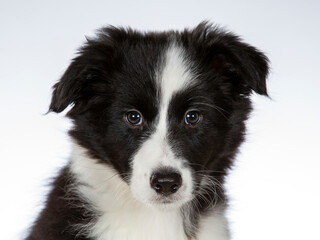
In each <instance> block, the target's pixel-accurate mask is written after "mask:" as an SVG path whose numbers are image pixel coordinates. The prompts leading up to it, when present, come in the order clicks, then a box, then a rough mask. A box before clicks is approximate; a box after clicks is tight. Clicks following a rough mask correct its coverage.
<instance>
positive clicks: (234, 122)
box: [50, 23, 268, 207]
mask: <svg viewBox="0 0 320 240" xmlns="http://www.w3.org/2000/svg"><path fill="white" fill-rule="evenodd" d="M267 73H268V64H267V58H266V57H265V56H264V55H263V54H262V53H261V52H259V51H258V50H257V49H255V48H253V47H251V46H249V45H247V44H245V43H243V42H242V41H241V40H239V38H238V37H236V36H235V35H233V34H231V33H227V32H224V31H223V30H220V29H218V28H214V27H211V26H210V25H208V24H206V23H202V24H200V25H199V26H197V27H196V28H195V29H193V30H185V31H183V32H173V31H172V32H162V33H141V32H137V31H133V30H131V29H121V28H114V27H107V28H103V29H101V30H100V32H99V34H98V36H97V37H96V38H95V39H91V40H88V42H87V43H86V44H85V46H83V47H82V48H81V50H80V52H79V55H78V57H76V58H75V59H74V60H73V62H72V63H71V65H70V66H69V68H68V69H67V70H66V72H65V74H64V75H63V76H62V78H61V80H60V81H59V82H58V83H57V84H56V85H55V86H54V91H53V96H52V102H51V105H50V110H51V111H54V112H61V111H63V110H64V109H65V108H66V107H67V106H69V105H72V107H71V110H70V111H69V112H68V117H70V118H71V119H72V120H73V122H74V128H73V129H72V130H71V131H70V135H71V136H72V137H73V138H74V139H75V140H76V141H77V142H78V143H79V144H80V145H81V146H83V147H84V148H86V149H87V150H88V152H89V153H90V154H91V155H92V156H93V157H94V158H95V159H98V160H99V161H100V162H101V163H104V164H107V165H109V166H110V167H112V168H114V169H115V170H116V171H117V172H118V173H119V176H122V178H123V180H124V181H125V182H126V183H127V184H128V185H129V187H130V190H131V192H132V194H133V196H135V198H136V199H138V200H140V201H141V202H143V203H146V204H149V205H155V206H172V207H179V206H182V205H183V204H184V203H187V202H189V201H191V200H192V199H193V198H195V197H197V196H201V197H200V198H199V199H198V201H200V202H201V201H203V203H206V202H207V201H210V202H212V200H216V199H217V198H219V197H220V198H223V190H222V189H221V188H217V186H219V185H220V184H221V183H222V181H223V177H224V175H225V173H226V170H227V169H228V167H229V166H230V165H231V162H232V158H233V157H234V155H235V153H236V152H237V148H238V147H239V145H240V143H241V142H242V141H243V136H244V130H245V127H244V121H245V120H246V119H247V116H248V113H249V112H250V109H251V105H250V100H249V95H250V94H251V93H252V92H253V91H254V92H256V93H258V94H262V95H267V90H266V83H265V80H266V76H267Z"/></svg>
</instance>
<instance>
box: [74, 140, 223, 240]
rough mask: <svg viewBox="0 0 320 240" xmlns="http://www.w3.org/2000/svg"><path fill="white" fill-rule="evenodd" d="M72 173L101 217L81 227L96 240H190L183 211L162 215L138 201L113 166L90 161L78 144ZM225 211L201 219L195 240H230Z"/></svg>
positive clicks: (157, 210) (86, 198) (215, 210)
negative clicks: (187, 235)
mask: <svg viewBox="0 0 320 240" xmlns="http://www.w3.org/2000/svg"><path fill="white" fill-rule="evenodd" d="M71 171H72V173H73V174H74V176H75V178H76V180H77V182H78V183H83V184H80V185H78V189H77V191H79V193H80V195H81V196H82V197H83V198H84V199H85V200H86V201H88V202H89V203H91V204H92V206H93V208H94V210H95V211H97V212H98V213H99V214H98V215H97V216H98V218H97V219H96V220H95V222H92V223H90V224H89V225H87V226H81V227H82V230H83V232H87V233H88V235H89V237H92V238H93V239H95V240H188V239H187V237H186V235H185V233H184V229H183V219H182V216H181V214H180V210H179V209H171V210H167V211H162V210H159V209H156V208H153V207H150V206H148V205H145V204H143V203H141V202H140V201H138V200H136V199H135V198H134V197H133V196H132V193H131V191H130V188H129V186H128V185H127V183H125V182H124V181H123V180H122V179H121V178H120V176H119V175H118V174H117V173H116V171H115V170H113V169H112V168H111V167H110V166H108V165H106V164H102V163H99V162H98V161H97V160H95V159H92V158H90V157H89V156H88V155H87V153H86V150H85V149H84V148H82V147H81V146H79V145H77V144H74V147H73V152H72V157H71ZM223 212H224V211H223V209H222V208H219V207H216V208H215V209H213V210H212V212H211V214H208V215H206V216H205V217H204V216H202V217H201V218H200V225H199V232H198V235H197V237H196V238H195V239H192V240H228V239H229V235H228V231H227V228H226V226H227V222H226V219H225V217H224V215H223Z"/></svg>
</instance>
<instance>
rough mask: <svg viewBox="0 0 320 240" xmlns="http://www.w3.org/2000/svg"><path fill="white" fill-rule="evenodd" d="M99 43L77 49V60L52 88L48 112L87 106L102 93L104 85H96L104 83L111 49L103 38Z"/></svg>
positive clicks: (90, 41) (94, 42)
mask: <svg viewBox="0 0 320 240" xmlns="http://www.w3.org/2000/svg"><path fill="white" fill-rule="evenodd" d="M101 36H102V35H100V38H102V37H101ZM102 40H104V41H101V40H99V38H98V39H97V40H88V42H87V44H86V45H84V46H83V47H82V48H81V49H80V51H79V56H78V57H76V58H75V59H73V61H72V63H71V64H70V66H69V67H68V69H67V70H66V71H65V73H64V74H63V76H62V77H61V79H60V81H59V82H57V83H56V84H55V85H54V86H53V93H52V98H51V104H50V107H49V111H53V112H56V113H60V112H62V111H63V110H64V109H65V108H67V107H68V106H69V105H72V104H73V105H75V106H77V105H80V103H81V102H82V103H84V104H86V103H87V102H88V101H89V100H90V99H91V98H92V97H93V96H94V94H98V93H99V92H102V91H104V90H105V89H104V85H105V84H99V83H101V82H103V83H104V82H106V81H107V76H108V73H109V72H110V67H112V64H111V63H110V61H111V58H112V55H113V48H112V47H111V46H110V45H109V44H108V42H107V39H106V38H105V39H102ZM101 79H104V81H101ZM82 110H83V109H82Z"/></svg>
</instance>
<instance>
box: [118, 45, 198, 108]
mask: <svg viewBox="0 0 320 240" xmlns="http://www.w3.org/2000/svg"><path fill="white" fill-rule="evenodd" d="M124 55H125V56H124V59H123V60H124V62H123V68H122V70H121V71H120V72H119V76H118V78H120V81H117V82H116V84H115V88H117V89H118V90H119V91H121V92H122V94H123V95H126V96H127V98H126V99H127V100H128V101H131V102H136V101H137V99H142V103H143V104H146V103H147V102H151V103H153V105H157V106H158V107H164V105H168V104H169V102H170V101H171V100H172V96H173V95H175V93H177V92H183V91H184V90H185V89H190V87H192V86H193V85H194V83H195V81H196V74H195V71H194V67H193V65H194V64H193V62H192V61H191V60H190V56H189V54H188V52H187V51H186V50H185V49H184V48H183V46H181V45H180V44H179V43H177V42H176V41H171V42H169V41H168V42H166V43H165V44H160V45H159V44H158V43H153V44H144V43H143V42H142V43H141V44H137V45H133V46H128V49H127V50H126V53H124ZM119 84H120V86H119Z"/></svg>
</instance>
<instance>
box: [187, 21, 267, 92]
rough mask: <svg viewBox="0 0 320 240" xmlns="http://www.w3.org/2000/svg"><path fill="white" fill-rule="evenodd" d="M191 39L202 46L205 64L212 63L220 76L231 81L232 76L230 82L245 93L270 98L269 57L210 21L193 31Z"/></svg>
mask: <svg viewBox="0 0 320 240" xmlns="http://www.w3.org/2000/svg"><path fill="white" fill-rule="evenodd" d="M192 36H193V37H194V38H195V39H196V41H197V44H198V45H200V48H201V50H200V51H201V54H202V56H205V59H206V60H205V61H206V62H207V63H208V62H210V63H209V64H210V66H211V67H212V66H213V68H214V69H215V71H216V72H217V73H218V74H221V75H226V76H227V77H228V78H229V79H230V77H231V78H232V79H230V80H231V81H233V83H234V84H236V85H237V87H239V90H240V91H244V93H245V94H249V93H250V92H252V91H255V92H256V93H258V94H261V95H266V96H267V95H268V94H267V88H266V78H267V75H268V71H269V66H268V58H267V57H266V56H265V55H264V54H263V53H262V52H260V51H259V50H257V49H256V48H254V47H252V46H250V45H248V44H246V43H244V42H242V41H241V39H240V38H239V37H237V36H236V35H234V34H232V33H230V32H228V31H225V30H223V29H222V28H218V27H214V26H212V25H211V24H209V23H208V22H202V23H200V24H199V25H198V26H197V27H196V28H195V29H194V30H193V32H192Z"/></svg>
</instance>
